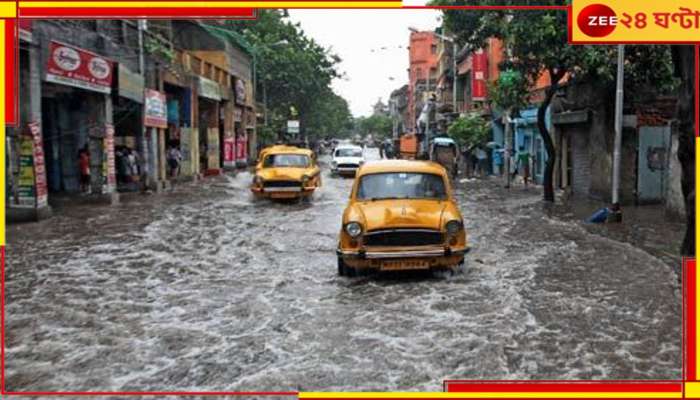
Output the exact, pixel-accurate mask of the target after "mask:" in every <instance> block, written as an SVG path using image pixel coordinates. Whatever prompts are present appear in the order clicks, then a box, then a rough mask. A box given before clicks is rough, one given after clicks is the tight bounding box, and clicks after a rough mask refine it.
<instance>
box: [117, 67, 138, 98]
mask: <svg viewBox="0 0 700 400" xmlns="http://www.w3.org/2000/svg"><path fill="white" fill-rule="evenodd" d="M118 71H119V75H118V76H117V80H118V85H119V96H121V97H124V98H127V99H129V100H132V101H135V102H137V103H139V104H141V103H143V75H139V74H136V73H134V72H131V70H129V69H128V68H127V67H125V66H124V65H123V64H119V68H118Z"/></svg>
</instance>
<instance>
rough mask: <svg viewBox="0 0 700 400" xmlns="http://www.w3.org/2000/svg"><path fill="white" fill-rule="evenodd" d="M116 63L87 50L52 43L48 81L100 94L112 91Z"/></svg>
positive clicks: (47, 74)
mask: <svg viewBox="0 0 700 400" xmlns="http://www.w3.org/2000/svg"><path fill="white" fill-rule="evenodd" d="M113 70H114V63H113V62H112V61H108V60H106V59H104V58H102V57H100V56H98V55H96V54H94V53H91V52H89V51H87V50H83V49H80V48H78V47H73V46H69V45H65V44H62V43H58V42H51V44H50V46H49V60H48V63H47V65H46V71H47V72H46V80H47V81H49V82H53V83H59V84H62V85H68V86H74V87H77V88H81V89H86V90H92V91H95V92H100V93H110V92H111V91H112V76H113V72H112V71H113Z"/></svg>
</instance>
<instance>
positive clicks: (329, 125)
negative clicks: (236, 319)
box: [224, 10, 349, 137]
mask: <svg viewBox="0 0 700 400" xmlns="http://www.w3.org/2000/svg"><path fill="white" fill-rule="evenodd" d="M224 26H225V29H229V30H231V31H233V32H235V33H237V34H238V35H240V36H241V37H242V40H244V41H245V42H246V43H247V44H248V46H247V47H248V48H250V49H251V50H252V52H253V54H254V59H255V64H256V70H257V88H256V89H257V90H256V93H257V100H258V101H263V94H266V96H265V97H267V107H268V110H269V111H268V115H269V116H271V118H269V121H270V123H272V124H273V128H274V129H275V130H276V131H279V130H280V129H283V128H284V126H286V120H287V119H290V118H296V117H293V116H292V110H296V112H297V113H298V119H299V120H300V125H301V130H302V134H309V135H310V136H316V137H318V136H321V135H325V134H327V132H325V131H327V130H334V129H337V127H338V124H339V123H338V122H337V120H341V119H343V118H345V116H343V115H342V114H344V113H345V111H346V110H347V103H345V102H344V101H339V100H338V99H337V97H338V96H337V95H336V94H334V93H332V91H331V90H330V84H331V81H332V80H333V79H334V78H337V77H339V76H340V73H339V72H338V71H337V69H336V68H337V64H338V63H339V62H340V61H341V60H340V58H339V57H338V56H337V55H335V54H332V53H331V52H330V51H329V50H327V49H325V48H323V47H322V46H321V45H319V44H318V43H316V42H315V41H314V40H313V39H311V38H310V37H308V36H306V34H305V33H304V31H303V30H302V29H301V27H300V25H299V24H294V23H292V22H290V21H289V20H288V19H287V18H286V12H285V10H258V15H257V18H256V19H255V20H253V21H234V20H231V21H226V24H225V25H224ZM330 108H332V110H330V113H331V114H333V116H332V117H327V116H324V115H321V114H325V113H329V109H330ZM336 114H337V115H336ZM347 114H348V115H349V111H348V112H347ZM307 131H308V132H307Z"/></svg>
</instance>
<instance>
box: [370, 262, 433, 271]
mask: <svg viewBox="0 0 700 400" xmlns="http://www.w3.org/2000/svg"><path fill="white" fill-rule="evenodd" d="M428 268H430V265H429V264H428V262H427V261H423V260H406V261H382V265H381V270H382V271H399V270H409V269H428Z"/></svg>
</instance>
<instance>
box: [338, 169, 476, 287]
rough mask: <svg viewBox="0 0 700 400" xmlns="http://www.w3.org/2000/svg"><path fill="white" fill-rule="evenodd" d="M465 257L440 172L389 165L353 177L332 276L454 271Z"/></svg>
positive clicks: (458, 219) (457, 217) (459, 223)
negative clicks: (386, 272)
mask: <svg viewBox="0 0 700 400" xmlns="http://www.w3.org/2000/svg"><path fill="white" fill-rule="evenodd" d="M468 251H469V245H468V244H467V235H466V232H465V228H464V223H463V220H462V214H461V213H460V211H459V208H458V206H457V204H456V203H455V201H454V198H453V192H452V187H451V186H450V179H449V177H448V176H447V172H446V171H445V168H443V167H442V166H441V165H439V164H436V163H433V162H429V161H409V160H391V161H377V162H370V163H366V164H364V165H363V166H362V167H360V169H359V170H358V171H357V176H356V177H355V182H354V183H353V187H352V193H351V195H350V203H349V204H348V206H347V208H346V209H345V212H344V213H343V224H342V227H341V230H340V239H339V241H338V249H337V255H338V274H339V275H341V276H343V275H345V276H354V275H355V274H356V273H357V272H361V271H367V270H378V271H391V270H416V269H418V270H420V269H423V270H448V271H449V270H455V269H457V268H458V267H459V266H460V265H462V264H463V263H464V255H465V254H466V253H467V252H468Z"/></svg>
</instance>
